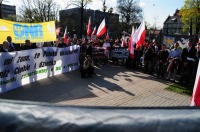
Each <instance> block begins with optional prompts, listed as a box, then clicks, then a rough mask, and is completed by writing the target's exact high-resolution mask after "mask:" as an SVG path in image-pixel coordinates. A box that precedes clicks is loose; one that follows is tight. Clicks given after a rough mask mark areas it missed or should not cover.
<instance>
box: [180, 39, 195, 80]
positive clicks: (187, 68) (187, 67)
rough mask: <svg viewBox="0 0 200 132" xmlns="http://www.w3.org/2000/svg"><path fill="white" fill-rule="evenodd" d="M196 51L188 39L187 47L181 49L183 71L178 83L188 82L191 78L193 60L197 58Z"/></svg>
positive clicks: (193, 65) (193, 66)
mask: <svg viewBox="0 0 200 132" xmlns="http://www.w3.org/2000/svg"><path fill="white" fill-rule="evenodd" d="M196 52H197V50H196V49H195V47H193V46H192V42H191V41H188V43H187V47H186V48H184V49H183V52H182V55H181V58H182V64H183V71H182V73H183V74H182V76H181V79H180V82H179V83H181V84H182V83H185V84H188V83H189V81H190V79H191V78H192V73H193V70H194V68H195V61H196V59H197V57H196ZM194 76H195V75H194Z"/></svg>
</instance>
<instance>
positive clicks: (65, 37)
mask: <svg viewBox="0 0 200 132" xmlns="http://www.w3.org/2000/svg"><path fill="white" fill-rule="evenodd" d="M63 38H64V43H65V44H67V38H68V36H67V27H66V28H65V33H64V36H63Z"/></svg>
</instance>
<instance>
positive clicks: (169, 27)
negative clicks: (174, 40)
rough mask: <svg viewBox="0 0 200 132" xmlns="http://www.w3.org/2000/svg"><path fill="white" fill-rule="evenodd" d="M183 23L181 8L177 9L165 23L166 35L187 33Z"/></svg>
mask: <svg viewBox="0 0 200 132" xmlns="http://www.w3.org/2000/svg"><path fill="white" fill-rule="evenodd" d="M182 30H183V23H182V21H181V15H180V10H178V9H177V10H176V11H175V13H174V15H173V16H168V18H167V19H166V20H165V22H164V25H163V33H164V35H175V34H177V35H187V33H183V31H182Z"/></svg>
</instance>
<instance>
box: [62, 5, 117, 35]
mask: <svg viewBox="0 0 200 132" xmlns="http://www.w3.org/2000/svg"><path fill="white" fill-rule="evenodd" d="M83 12H84V13H83V21H84V23H83V35H85V36H86V30H87V27H86V26H87V23H88V20H89V17H91V25H92V30H93V28H94V27H95V26H96V27H97V29H98V26H99V24H100V23H101V22H102V20H103V19H104V18H106V28H107V29H108V31H109V33H110V34H115V29H114V25H115V24H116V23H119V14H114V13H108V12H102V11H99V10H91V9H84V10H83ZM59 15H60V26H61V28H62V31H61V32H62V33H63V32H64V29H65V27H66V26H67V32H69V35H70V36H71V37H72V36H73V35H74V34H77V36H78V37H79V38H80V37H81V36H80V34H81V31H80V29H81V8H72V9H66V10H61V11H60V12H59ZM62 33H61V34H62ZM111 36H112V35H111Z"/></svg>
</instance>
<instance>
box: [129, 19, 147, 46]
mask: <svg viewBox="0 0 200 132" xmlns="http://www.w3.org/2000/svg"><path fill="white" fill-rule="evenodd" d="M145 34H146V30H145V22H144V20H143V21H142V23H141V24H140V26H139V28H138V29H137V30H136V31H135V35H134V37H133V38H132V39H133V40H132V41H133V42H134V43H136V44H137V46H136V48H138V47H140V46H141V45H142V44H144V41H145Z"/></svg>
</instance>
